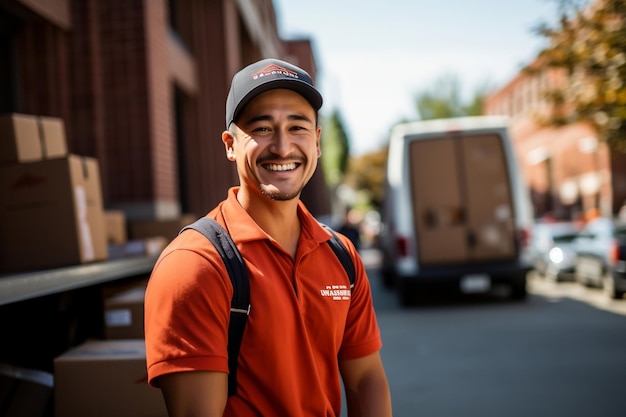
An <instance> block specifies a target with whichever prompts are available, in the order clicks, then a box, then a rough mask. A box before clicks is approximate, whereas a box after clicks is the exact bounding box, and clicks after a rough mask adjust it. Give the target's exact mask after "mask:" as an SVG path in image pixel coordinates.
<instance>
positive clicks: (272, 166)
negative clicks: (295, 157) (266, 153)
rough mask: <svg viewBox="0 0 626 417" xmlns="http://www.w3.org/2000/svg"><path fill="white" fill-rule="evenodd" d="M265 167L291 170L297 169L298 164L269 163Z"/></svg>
mask: <svg viewBox="0 0 626 417" xmlns="http://www.w3.org/2000/svg"><path fill="white" fill-rule="evenodd" d="M265 168H266V169H267V170H269V171H289V170H292V169H296V164H295V162H292V163H291V164H284V165H278V164H267V165H266V166H265Z"/></svg>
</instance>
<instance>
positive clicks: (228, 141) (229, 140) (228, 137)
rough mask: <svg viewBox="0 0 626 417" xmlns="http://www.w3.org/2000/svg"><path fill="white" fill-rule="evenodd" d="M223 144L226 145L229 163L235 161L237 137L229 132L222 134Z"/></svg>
mask: <svg viewBox="0 0 626 417" xmlns="http://www.w3.org/2000/svg"><path fill="white" fill-rule="evenodd" d="M222 142H223V143H224V148H225V149H226V158H228V160H229V161H234V160H235V159H236V158H235V137H234V136H233V134H232V133H230V132H229V131H228V130H225V131H224V132H222Z"/></svg>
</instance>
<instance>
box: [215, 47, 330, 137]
mask: <svg viewBox="0 0 626 417" xmlns="http://www.w3.org/2000/svg"><path fill="white" fill-rule="evenodd" d="M275 88H286V89H288V90H293V91H295V92H296V93H298V94H300V95H302V97H304V98H305V99H307V101H308V102H309V103H310V104H311V106H312V107H313V109H315V111H318V110H319V109H320V107H322V101H323V100H322V95H321V94H320V92H319V91H318V90H317V89H316V88H315V87H314V86H313V81H312V80H311V76H310V75H309V74H308V73H307V72H306V71H305V70H303V69H302V68H299V67H296V66H295V65H292V64H290V63H288V62H285V61H281V60H279V59H273V58H269V59H263V60H261V61H257V62H255V63H253V64H250V65H248V66H247V67H245V68H244V69H242V70H241V71H239V72H238V73H237V74H235V76H234V77H233V81H232V83H231V85H230V91H229V92H228V97H227V99H226V128H227V129H228V126H230V124H231V123H232V122H234V121H235V120H236V119H237V117H238V116H239V114H240V113H241V111H242V110H243V108H244V107H245V106H246V104H248V103H249V102H250V100H252V99H253V98H255V97H256V96H258V95H259V94H261V93H264V92H266V91H268V90H273V89H275Z"/></svg>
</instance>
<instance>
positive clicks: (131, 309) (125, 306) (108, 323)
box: [104, 281, 146, 339]
mask: <svg viewBox="0 0 626 417" xmlns="http://www.w3.org/2000/svg"><path fill="white" fill-rule="evenodd" d="M145 294H146V282H144V281H142V282H139V283H137V284H135V285H134V286H132V287H130V288H125V289H124V290H122V291H119V292H117V293H114V294H111V295H109V296H105V298H104V337H105V338H106V339H143V338H144V327H143V312H144V309H143V305H144V304H143V300H144V297H145Z"/></svg>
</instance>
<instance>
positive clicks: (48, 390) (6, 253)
mask: <svg viewBox="0 0 626 417" xmlns="http://www.w3.org/2000/svg"><path fill="white" fill-rule="evenodd" d="M160 223H161V222H158V221H157V222H156V224H157V226H158V225H160ZM166 223H168V222H166ZM157 229H158V227H157ZM172 231H173V228H172ZM126 232H127V221H126V217H125V215H124V212H121V211H105V210H104V208H103V201H102V190H101V184H100V172H99V166H98V161H97V160H96V159H94V158H91V157H86V156H78V155H75V154H71V153H68V150H67V141H66V137H65V128H64V124H63V121H62V120H61V119H58V118H52V117H40V116H34V115H26V114H8V115H0V274H6V273H14V272H23V271H35V270H43V269H49V268H57V267H62V266H70V265H77V264H85V263H90V262H95V261H102V260H106V259H108V258H110V257H111V256H110V255H111V251H112V248H116V247H117V248H122V249H121V251H119V253H118V252H115V250H113V252H114V253H113V255H116V254H119V255H122V256H126V255H137V254H142V255H145V254H151V255H154V254H158V253H159V252H160V251H161V250H162V248H163V246H164V245H165V244H166V243H167V239H165V238H163V237H161V236H159V235H160V234H162V232H158V231H156V230H154V229H153V228H151V230H148V231H146V233H147V235H149V236H147V235H146V236H140V237H138V238H139V243H140V244H139V245H138V249H137V250H136V251H134V250H130V251H129V248H132V247H134V246H133V241H129V240H128V239H127V235H126ZM168 233H169V232H168ZM131 237H133V236H131ZM144 237H145V238H146V239H143V238H144ZM151 237H155V238H156V241H155V240H152V239H150V238H151ZM170 237H171V236H168V238H170ZM129 244H130V246H129ZM131 284H132V285H130V284H128V283H126V284H123V285H122V284H119V285H115V284H111V285H109V286H106V287H105V288H104V289H103V306H104V311H103V314H104V317H103V322H104V338H103V339H101V340H90V341H87V342H86V343H83V344H81V345H79V346H75V347H72V348H70V349H68V350H67V351H66V352H64V353H62V354H61V355H59V356H58V357H56V358H55V359H54V370H53V374H49V373H45V372H41V371H38V370H32V369H23V368H16V367H14V366H12V365H9V364H0V414H2V415H7V416H20V417H31V416H32V417H39V416H43V415H46V416H47V415H48V414H47V407H48V406H49V405H50V403H51V402H50V400H49V398H48V396H49V397H50V398H53V399H54V401H53V402H52V403H53V405H54V415H55V416H56V417H72V416H80V417H84V416H115V417H125V416H129V417H130V416H133V417H143V416H145V417H161V416H163V417H166V416H167V412H166V408H165V403H164V401H163V398H162V396H161V393H160V391H159V390H157V389H154V388H151V387H149V386H148V384H147V380H146V377H147V373H146V357H145V343H144V340H143V295H144V291H145V285H146V281H145V280H143V281H140V282H138V283H131ZM34 374H36V375H40V374H41V375H44V376H46V379H45V380H41V378H39V379H33V378H30V377H28V376H29V375H34ZM35 395H36V397H35Z"/></svg>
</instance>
